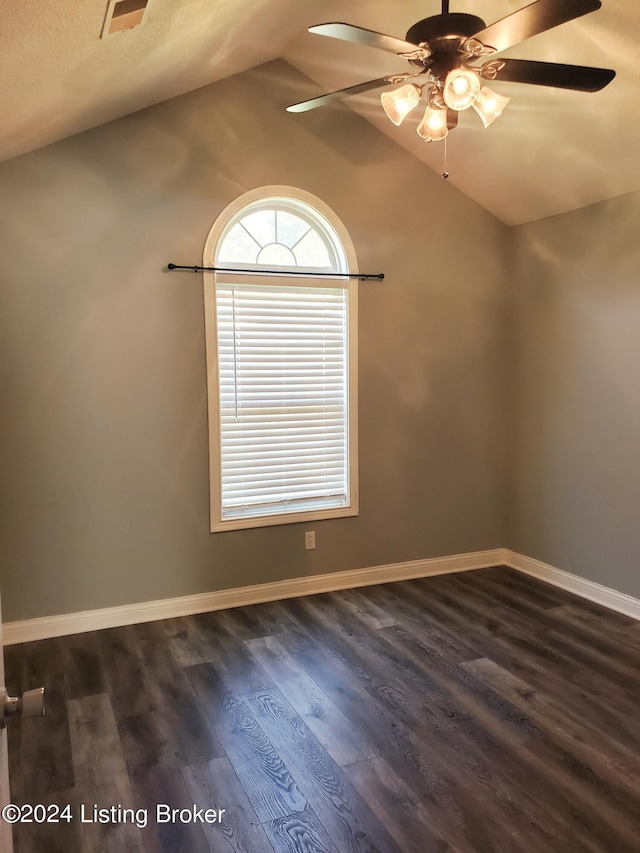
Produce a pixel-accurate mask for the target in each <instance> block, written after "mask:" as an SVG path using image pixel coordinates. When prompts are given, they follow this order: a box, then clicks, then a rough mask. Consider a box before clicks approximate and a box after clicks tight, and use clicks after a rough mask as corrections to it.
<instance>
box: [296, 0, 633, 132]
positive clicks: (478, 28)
mask: <svg viewBox="0 0 640 853" xmlns="http://www.w3.org/2000/svg"><path fill="white" fill-rule="evenodd" d="M601 5H602V3H601V2H600V0H535V2H533V3H530V4H529V5H528V6H525V7H524V8H522V9H519V10H518V11H517V12H513V13H512V14H511V15H507V17H506V18H502V20H500V21H497V22H496V23H494V24H490V25H489V26H487V25H486V24H485V22H484V21H483V20H482V19H481V18H478V17H476V16H475V15H468V14H462V13H457V12H449V0H442V13H441V14H440V15H434V16H432V17H430V18H425V19H424V20H422V21H418V22H417V23H415V24H413V26H411V27H410V28H409V30H408V32H407V34H406V37H405V39H400V38H395V37H394V36H388V35H385V34H384V33H378V32H375V31H374V30H367V29H364V28H363V27H358V26H354V25H353V24H345V23H330V24H318V25H317V26H314V27H310V28H309V32H311V33H317V34H318V35H322V36H328V37H329V38H334V39H341V40H343V41H348V42H355V43H358V44H364V45H368V46H369V47H375V48H378V49H379V50H384V51H387V52H389V53H395V54H396V55H397V56H399V57H401V58H402V59H406V60H407V61H408V62H409V64H410V65H411V66H413V69H412V70H411V71H409V72H405V73H403V74H396V75H392V76H388V77H379V78H378V79H376V80H369V81H367V82H366V83H359V84H358V85H356V86H348V87H347V88H346V89H338V90H337V91H335V92H329V93H327V94H326V95H320V96H319V97H317V98H311V99H310V100H308V101H302V102H301V103H298V104H292V105H291V106H289V107H287V110H288V111H289V112H296V113H300V112H306V111H307V110H313V109H315V108H316V107H321V106H323V105H324V104H327V103H329V102H331V101H333V100H337V99H341V98H344V97H346V96H348V95H356V94H359V93H361V92H368V91H370V90H372V89H380V88H384V87H385V86H388V85H389V84H398V83H400V84H402V85H401V86H400V87H399V88H398V89H394V90H393V91H391V92H383V93H382V95H381V99H380V100H381V102H382V107H383V109H384V111H385V113H386V114H387V116H388V118H389V119H390V120H391V121H392V122H393V123H394V124H396V125H400V124H402V122H403V121H404V119H405V118H406V117H407V115H408V114H409V113H410V112H411V110H412V109H414V108H415V107H416V106H417V105H418V103H419V102H420V100H421V98H422V95H423V94H426V103H427V108H426V111H425V114H424V117H423V119H422V121H421V122H420V124H419V125H418V129H417V132H418V135H419V136H421V137H422V138H423V139H424V140H425V141H426V142H431V141H435V140H440V139H444V138H445V137H446V136H447V134H448V132H449V130H451V129H452V128H454V127H456V125H457V123H458V113H459V112H460V111H462V110H466V109H468V108H469V107H473V108H474V110H475V111H476V112H477V113H478V115H479V116H480V118H481V119H482V123H483V124H484V126H485V127H488V126H489V125H490V124H491V123H492V122H493V121H494V120H495V119H496V118H498V116H499V115H500V114H501V113H502V111H503V109H504V108H505V106H506V105H507V103H508V102H509V98H505V97H502V96H501V95H499V94H496V93H495V92H493V91H492V90H491V89H489V88H488V87H487V86H485V85H484V81H485V80H489V81H494V80H495V81H507V82H510V83H530V84H533V85H536V86H551V87H555V88H559V89H574V90H576V91H580V92H598V91H600V89H603V88H604V87H605V86H606V85H607V84H608V83H610V82H611V81H612V80H613V78H614V77H615V75H616V73H615V71H612V70H610V69H607V68H591V67H589V66H582V65H561V64H559V63H555V62H536V61H530V60H524V59H489V60H488V61H486V62H483V63H482V64H481V65H473V63H474V62H476V61H478V60H482V58H483V57H490V56H493V55H494V54H498V53H501V52H502V51H504V50H507V49H508V48H510V47H513V46H514V45H516V44H519V43H520V42H522V41H525V39H528V38H531V37H532V36H535V35H538V33H543V32H545V31H546V30H550V29H552V28H553V27H557V26H559V25H560V24H564V23H566V22H567V21H572V20H574V19H575V18H580V17H582V15H586V14H588V13H590V12H595V11H596V10H597V9H599V8H600V6H601ZM414 81H415V82H414Z"/></svg>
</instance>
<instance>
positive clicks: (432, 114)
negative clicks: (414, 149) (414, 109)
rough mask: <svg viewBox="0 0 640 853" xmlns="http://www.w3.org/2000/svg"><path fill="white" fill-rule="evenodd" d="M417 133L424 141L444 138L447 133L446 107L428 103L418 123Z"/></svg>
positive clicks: (437, 140) (436, 140)
mask: <svg viewBox="0 0 640 853" xmlns="http://www.w3.org/2000/svg"><path fill="white" fill-rule="evenodd" d="M417 133H418V136H421V137H422V139H424V141H425V142H432V141H433V142H439V141H440V140H441V139H444V138H445V137H446V136H447V134H448V133H449V128H448V127H447V111H446V109H439V108H438V107H435V106H433V104H431V103H430V104H429V106H428V107H427V109H426V110H425V113H424V117H423V119H422V121H421V122H420V124H419V125H418V130H417Z"/></svg>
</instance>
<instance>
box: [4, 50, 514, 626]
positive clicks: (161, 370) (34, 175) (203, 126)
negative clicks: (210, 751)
mask: <svg viewBox="0 0 640 853" xmlns="http://www.w3.org/2000/svg"><path fill="white" fill-rule="evenodd" d="M309 92H310V84H309V82H308V81H304V80H303V78H301V77H300V76H299V75H297V74H296V73H295V72H293V71H292V70H291V69H290V68H288V67H287V66H286V65H285V64H283V63H272V64H269V65H267V66H263V67H262V68H260V69H257V70H254V71H252V72H248V73H246V74H243V75H241V76H238V77H235V78H231V79H228V80H225V81H223V82H221V83H218V84H216V85H214V86H211V87H208V88H205V89H201V90H199V91H197V92H194V93H191V94H189V95H186V96H183V97H180V98H177V99H175V100H172V101H169V102H167V103H165V104H162V105H159V106H157V107H153V108H151V109H149V110H146V111H144V112H142V113H137V114H135V115H133V116H130V117H127V118H125V119H121V120H119V121H117V122H113V123H112V124H109V125H106V126H104V127H102V128H98V129H96V130H93V131H89V132H87V133H85V134H82V135H80V136H77V137H74V138H72V139H69V140H66V141H63V142H60V143H57V144H55V145H53V146H50V147H48V148H45V149H42V150H40V151H37V152H34V153H32V154H29V155H26V156H24V157H21V158H17V159H15V160H12V161H9V162H7V163H4V164H2V165H0V188H1V189H0V259H1V264H0V350H1V351H0V381H1V387H0V393H1V395H2V396H1V399H2V407H1V416H0V418H1V419H0V453H1V457H0V471H1V472H2V476H1V481H0V492H1V504H0V523H1V525H2V529H1V542H2V576H1V585H2V597H3V611H4V616H5V619H7V620H8V621H11V620H16V619H24V618H29V617H35V616H44V615H50V614H56V613H66V612H73V611H76V610H83V609H93V608H99V607H107V606H113V605H118V604H124V603H133V602H139V601H148V600H153V599H160V598H166V597H172V596H181V595H189V594H192V593H198V592H206V591H212V590H218V589H224V588H228V587H236V586H241V585H244V584H252V583H260V582H267V581H274V580H280V579H283V578H288V577H297V576H302V575H312V574H315V573H322V572H329V571H338V570H344V569H354V568H359V567H365V566H373V565H379V564H385V563H391V562H397V561H403V560H412V559H420V558H426V557H434V556H439V555H444V554H454V553H460V552H466V551H472V550H477V549H485V548H494V547H499V546H502V545H504V543H505V539H506V530H505V517H506V516H505V496H506V495H505V489H506V484H507V476H506V469H505V463H506V454H505V452H504V448H505V441H506V437H507V436H506V428H505V424H506V422H505V412H506V407H505V404H506V397H505V394H506V390H507V386H506V381H507V376H506V373H505V364H506V361H507V359H506V343H507V341H506V337H505V329H506V326H507V324H506V323H505V317H506V313H505V312H506V310H507V309H506V305H505V294H506V293H507V289H506V277H507V270H506V259H507V257H508V242H509V239H510V235H509V232H508V230H507V229H506V227H505V226H503V225H502V224H501V223H499V222H498V221H497V220H496V219H494V218H493V217H492V216H490V215H489V214H488V213H486V212H485V211H483V210H482V209H481V208H479V207H478V206H477V205H475V204H474V203H472V202H470V201H469V200H468V199H466V198H465V197H464V196H462V195H461V194H460V193H458V192H457V191H456V190H455V189H454V188H453V187H452V186H450V185H448V184H446V183H444V182H443V181H442V180H441V179H440V178H438V177H437V176H436V175H434V174H433V173H431V172H429V171H428V170H427V169H425V168H424V167H423V166H422V165H421V164H419V163H417V162H416V161H415V160H414V159H413V158H411V156H410V155H408V154H406V153H405V152H403V151H402V149H400V148H399V147H398V146H396V145H395V144H393V143H392V142H391V141H389V140H388V139H387V138H386V137H384V136H382V135H381V134H379V133H377V132H376V131H375V130H374V129H373V128H372V127H371V126H369V125H368V124H366V123H365V122H364V121H363V120H362V119H360V118H359V117H357V116H356V115H354V114H353V113H351V112H350V111H348V110H347V109H346V108H338V109H336V110H320V111H317V112H316V113H309V114H307V115H303V116H294V115H290V114H287V113H285V111H284V109H283V107H284V105H285V104H287V103H291V102H292V101H295V100H301V99H303V98H304V97H306V96H308V94H309ZM266 184H289V185H293V186H297V187H301V188H303V189H305V190H308V191H310V192H312V193H315V194H316V195H318V196H319V197H320V198H322V199H323V200H324V201H325V202H326V203H327V204H329V205H330V206H331V207H332V208H333V209H334V210H335V212H336V213H337V214H338V216H339V217H340V218H341V219H342V220H343V222H344V223H345V225H346V226H347V228H348V229H349V231H350V233H351V236H352V238H353V241H354V243H355V246H356V251H357V253H358V257H359V262H360V268H361V269H362V270H365V271H373V272H378V271H384V272H385V274H386V280H385V282H384V283H383V284H377V283H372V284H363V285H361V286H360V333H359V343H360V470H361V476H360V492H361V514H360V516H359V517H358V518H352V519H343V520H335V521H325V522H321V523H320V522H314V523H313V525H312V526H313V528H315V529H316V540H317V549H316V550H315V551H313V552H305V551H304V547H303V530H304V529H305V527H308V526H309V525H305V526H301V525H285V526H281V527H268V528H262V529H256V530H248V531H239V532H225V533H218V534H211V533H209V529H208V517H209V510H208V503H209V496H208V459H207V422H206V396H205V393H206V389H205V356H204V334H203V305H202V285H201V277H200V276H196V275H192V274H178V273H168V272H166V271H163V267H164V266H165V264H166V263H167V262H168V261H174V262H178V263H180V262H185V263H194V262H198V261H199V259H200V258H201V254H202V248H203V244H204V240H205V238H206V235H207V232H208V230H209V228H210V227H211V224H212V222H213V220H214V219H215V218H216V216H217V215H218V213H219V212H220V211H221V210H222V209H223V208H224V207H225V205H226V204H228V203H229V202H230V201H231V200H233V199H234V198H236V197H237V196H238V195H239V194H241V193H242V192H244V191H246V190H248V189H251V188H254V187H258V186H261V185H266Z"/></svg>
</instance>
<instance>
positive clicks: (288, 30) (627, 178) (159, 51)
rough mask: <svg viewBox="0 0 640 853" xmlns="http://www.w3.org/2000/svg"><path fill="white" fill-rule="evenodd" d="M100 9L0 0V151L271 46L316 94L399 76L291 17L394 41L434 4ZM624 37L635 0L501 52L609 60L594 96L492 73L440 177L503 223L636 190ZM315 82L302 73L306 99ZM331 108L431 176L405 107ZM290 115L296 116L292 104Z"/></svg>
mask: <svg viewBox="0 0 640 853" xmlns="http://www.w3.org/2000/svg"><path fill="white" fill-rule="evenodd" d="M527 2H528V0H451V11H452V12H467V13H471V14H475V15H478V16H479V17H481V18H483V19H484V20H485V21H486V22H487V23H491V22H493V21H495V20H498V19H499V18H502V17H504V16H505V15H507V14H509V13H510V12H512V11H515V10H516V9H518V8H520V7H521V6H523V5H526V4H527ZM106 7H107V0H83V2H81V3H78V2H77V0H53V2H52V0H20V2H17V0H16V2H13V0H6V1H5V2H2V3H0V108H1V111H2V112H1V114H2V124H1V125H0V159H7V158H9V157H13V156H16V155H18V154H21V153H24V152H26V151H29V150H32V149H34V148H38V147H40V146H42V145H46V144H48V143H50V142H53V141H55V140H57V139H61V138H64V137H66V136H70V135H72V134H74V133H78V132H80V131H82V130H86V129H87V128H90V127H95V126H97V125H99V124H103V123H105V122H107V121H110V120H111V119H114V118H117V117H119V116H122V115H126V114H128V113H131V112H134V111H136V110H138V109H142V108H144V107H147V106H150V105H151V104H154V103H158V102H160V101H163V100H166V99H167V98H170V97H174V96H175V95H178V94H182V93H184V92H187V91H190V90H192V89H196V88H198V87H200V86H204V85H206V84H208V83H211V82H214V81H216V80H218V79H221V78H223V77H227V76H229V75H231V74H235V73H237V72H239V71H242V70H245V69H247V68H250V67H253V66H255V65H258V64H260V63H262V62H265V61H267V60H269V59H274V58H276V57H284V58H285V59H286V60H287V61H289V62H290V63H291V64H292V65H294V66H295V67H296V68H298V69H299V70H300V71H302V72H304V73H305V74H306V75H307V76H308V77H310V78H311V79H312V80H313V81H315V82H316V83H317V84H318V86H319V87H320V89H323V90H331V89H335V88H341V87H343V86H348V85H353V84H355V83H359V82H362V81H364V80H368V79H371V78H375V77H379V76H381V75H384V74H387V73H393V72H402V71H404V70H405V69H406V68H407V67H408V66H407V65H406V63H405V62H404V61H403V60H400V59H398V58H396V57H394V56H390V55H388V54H385V53H382V52H380V51H376V50H372V49H370V48H366V47H362V46H360V45H351V44H346V43H341V42H335V41H333V40H332V39H327V38H323V37H320V36H313V35H310V34H309V33H307V32H306V28H307V27H308V26H309V25H311V24H315V23H323V22H326V21H347V22H349V23H353V24H357V25H359V26H364V27H368V28H369V29H374V30H378V31H381V32H386V33H389V34H391V35H397V36H400V37H404V34H405V32H406V30H407V29H408V28H409V26H410V25H411V24H412V23H414V22H415V21H417V20H419V19H421V18H425V17H428V16H430V15H434V14H438V13H439V11H440V0H421V2H418V0H393V2H391V0H324V1H323V0H304V2H300V0H150V2H149V6H148V9H147V13H146V18H145V21H144V23H143V24H142V25H141V26H140V27H138V28H136V29H134V30H131V31H129V32H124V33H116V34H114V35H112V36H109V37H108V38H107V39H104V40H101V39H100V32H101V29H102V24H103V20H104V15H105V11H106ZM639 46H640V6H639V4H638V2H637V0H603V8H602V9H600V10H599V11H598V12H594V13H593V14H590V15H587V16H585V17H583V18H581V19H578V20H576V21H572V22H570V23H567V24H564V25H562V26H561V27H558V28H556V29H554V30H551V31H549V32H546V33H542V34H540V35H538V36H535V37H534V38H532V39H530V40H529V41H527V42H525V43H524V44H522V45H520V46H518V47H515V48H512V49H511V50H509V51H507V52H505V53H504V54H502V55H503V56H513V57H518V58H523V59H541V60H545V61H550V62H567V63H572V64H584V65H595V66H600V67H605V68H614V69H615V70H616V72H617V76H616V79H615V80H614V81H613V83H611V84H610V85H609V86H608V87H607V88H605V89H604V90H603V91H602V92H599V93H596V94H585V93H580V92H565V91H561V90H559V89H548V88H542V87H534V86H523V85H517V84H513V83H496V84H494V88H495V89H496V91H498V90H499V91H500V92H501V93H502V94H505V95H508V96H509V97H511V98H512V100H511V103H510V104H509V106H508V107H507V109H506V110H505V112H504V113H503V115H502V116H501V117H500V119H498V121H496V122H495V123H494V124H493V125H492V126H491V127H490V128H489V129H488V130H484V129H483V127H482V125H481V123H480V121H479V119H478V117H477V116H476V115H475V113H473V111H472V110H470V111H468V112H467V113H464V114H462V116H461V122H460V126H459V127H458V128H457V129H456V130H455V131H454V132H452V133H451V134H450V136H449V139H448V142H447V149H448V150H447V154H448V171H449V173H450V178H449V180H450V182H451V183H452V184H454V185H455V186H457V187H458V188H459V189H460V190H461V191H462V192H464V193H465V194H466V195H468V196H470V197H471V198H473V199H474V200H475V201H477V202H478V203H479V204H481V205H482V206H483V207H485V208H486V209H487V210H490V211H491V212H493V213H494V214H495V215H496V216H498V217H499V218H500V219H502V220H503V221H504V222H507V223H509V224H516V223H521V222H526V221H530V220H532V219H538V218H541V217H544V216H550V215H553V214H555V213H561V212H564V211H567V210H572V209H574V208H578V207H582V206H584V205H586V204H590V203H592V202H595V201H600V200H603V199H606V198H612V197H614V196H617V195H622V194H623V193H626V192H631V191H635V190H640V158H639V157H638V156H637V152H636V147H637V144H638V140H640V110H638V108H637V106H636V105H637V103H638V93H639V92H640V63H637V55H638V48H639ZM318 91H319V89H318V87H316V86H314V85H313V84H311V83H310V87H309V97H313V96H314V95H315V94H317V93H318ZM346 103H347V105H348V107H350V108H352V109H355V110H357V111H358V112H359V113H360V114H361V115H363V116H364V117H365V118H366V119H367V120H368V121H370V122H371V123H372V124H373V125H375V126H376V127H378V128H379V129H380V130H382V131H383V132H384V133H386V134H387V135H388V136H389V137H391V138H392V139H394V140H395V141H397V142H398V143H399V144H400V145H402V146H403V147H404V148H406V149H407V150H408V151H410V152H411V153H412V154H413V155H415V156H416V157H418V158H419V159H420V160H422V161H423V162H424V163H425V164H426V165H427V166H428V167H431V168H432V169H434V170H435V171H436V172H438V173H440V172H442V170H443V153H444V146H443V144H442V143H431V144H428V145H426V144H425V143H423V142H422V141H421V140H420V138H419V137H418V136H417V135H416V134H415V126H416V123H417V120H418V117H417V116H416V117H415V118H410V119H408V120H407V121H406V122H405V124H404V125H403V126H402V127H401V128H396V127H394V126H393V125H391V124H390V123H389V122H388V120H387V119H386V118H385V116H384V114H383V113H382V110H381V109H380V105H379V97H378V95H377V94H375V93H372V94H369V95H366V96H358V97H357V98H350V99H349V100H348V101H347V102H346ZM322 109H325V110H341V109H344V107H343V106H342V105H339V104H338V105H337V106H326V107H323V108H322ZM295 118H296V120H298V121H301V122H304V121H305V114H300V115H298V116H296V117H295ZM426 206H427V207H428V203H427V204H426ZM426 213H428V210H427V211H426Z"/></svg>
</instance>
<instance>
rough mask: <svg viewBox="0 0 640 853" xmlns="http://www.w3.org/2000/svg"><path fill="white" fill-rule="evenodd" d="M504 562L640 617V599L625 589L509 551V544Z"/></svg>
mask: <svg viewBox="0 0 640 853" xmlns="http://www.w3.org/2000/svg"><path fill="white" fill-rule="evenodd" d="M502 564H503V565H505V566H509V567H510V568H512V569H517V571H519V572H523V573H524V574H526V575H531V576H532V577H534V578H538V580H541V581H545V583H550V584H552V585H553V586H557V587H560V589H566V590H567V592H572V593H574V595H579V596H580V597H581V598H586V599H588V600H589V601H594V602H595V603H596V604H601V605H602V606H603V607H608V608H609V610H616V611H617V612H618V613H624V614H625V616H630V617H631V618H632V619H637V620H639V621H640V599H637V598H633V596H631V595H627V594H626V593H624V592H618V591H617V590H615V589H610V588H609V587H607V586H602V584H599V583H595V581H590V580H587V579H586V578H581V577H579V575H573V574H571V573H570V572H564V571H562V570H561V569H556V568H554V567H553V566H549V565H548V564H547V563H543V562H541V561H540V560H534V559H533V557H525V556H524V555H523V554H517V553H516V552H515V551H509V550H508V549H507V548H505V549H504V554H503V558H502Z"/></svg>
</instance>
